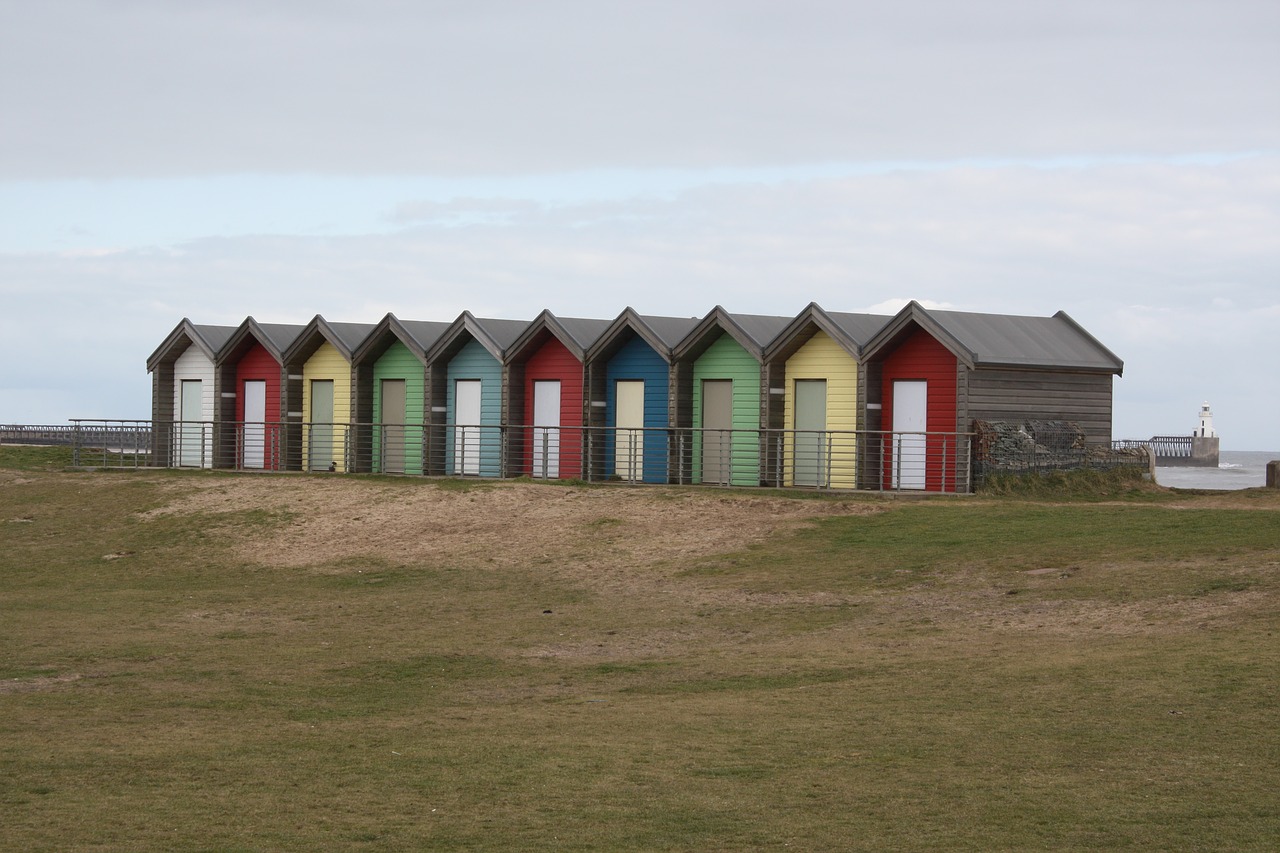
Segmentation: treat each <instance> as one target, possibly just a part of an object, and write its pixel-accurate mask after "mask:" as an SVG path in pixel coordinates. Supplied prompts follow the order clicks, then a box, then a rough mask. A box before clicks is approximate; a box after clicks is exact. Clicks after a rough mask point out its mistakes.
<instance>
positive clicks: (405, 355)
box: [351, 314, 449, 474]
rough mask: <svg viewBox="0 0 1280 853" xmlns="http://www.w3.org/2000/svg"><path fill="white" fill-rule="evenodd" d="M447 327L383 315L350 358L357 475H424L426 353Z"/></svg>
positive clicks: (436, 323)
mask: <svg viewBox="0 0 1280 853" xmlns="http://www.w3.org/2000/svg"><path fill="white" fill-rule="evenodd" d="M448 328H449V324H448V323H440V322H431V321H426V320H401V319H400V318H399V317H397V316H396V315H395V314H387V316H386V317H383V318H382V320H381V321H380V322H379V323H378V324H377V325H376V326H374V327H373V331H372V332H370V333H369V335H368V337H366V338H365V339H364V341H363V343H361V344H360V346H359V347H357V348H356V351H355V353H354V354H353V355H352V358H351V367H352V373H353V375H354V377H355V390H354V395H355V399H354V400H353V403H352V406H353V412H354V416H355V424H356V427H355V442H356V445H355V447H356V451H355V456H356V470H357V471H374V472H378V473H387V474H422V473H424V469H423V458H422V457H423V448H424V446H425V441H424V439H425V437H426V411H425V407H424V401H425V400H426V388H427V374H428V370H427V350H429V349H430V348H431V347H432V346H434V345H435V342H436V341H437V340H439V338H440V336H441V335H442V334H444V332H445V330H446V329H448Z"/></svg>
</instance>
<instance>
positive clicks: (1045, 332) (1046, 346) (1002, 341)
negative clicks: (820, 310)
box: [928, 310, 1124, 371]
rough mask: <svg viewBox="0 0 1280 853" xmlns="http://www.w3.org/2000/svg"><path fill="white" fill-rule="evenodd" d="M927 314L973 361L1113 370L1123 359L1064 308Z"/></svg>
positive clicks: (932, 312) (1117, 368)
mask: <svg viewBox="0 0 1280 853" xmlns="http://www.w3.org/2000/svg"><path fill="white" fill-rule="evenodd" d="M928 315H929V316H930V317H932V318H933V319H934V321H935V322H937V324H938V325H939V326H940V327H941V328H942V329H943V330H944V331H945V332H946V333H947V334H949V335H951V336H952V337H953V338H955V339H956V341H958V342H959V343H960V344H961V345H962V346H963V347H965V349H967V350H969V352H970V353H971V354H972V359H973V363H974V364H975V365H978V364H993V365H994V364H1008V365H1025V366H1035V367H1074V368H1081V369H1088V370H1114V371H1119V370H1120V369H1122V368H1123V367H1124V362H1122V361H1121V360H1120V359H1118V358H1117V357H1116V356H1115V354H1113V353H1112V352H1111V351H1110V350H1108V349H1107V348H1106V347H1104V346H1103V345H1102V344H1100V343H1099V342H1098V341H1097V340H1096V339H1095V338H1094V337H1093V336H1092V335H1090V334H1089V333H1088V332H1086V331H1085V330H1084V329H1083V328H1081V327H1080V326H1079V324H1077V323H1076V322H1075V321H1074V320H1072V319H1071V318H1070V317H1068V316H1067V315H1066V314H1065V313H1064V312H1061V311H1059V312H1058V313H1057V314H1055V315H1054V316H1052V317H1019V316H1014V315H1010V314H971V313H967V312H962V311H936V310H930V311H929V312H928Z"/></svg>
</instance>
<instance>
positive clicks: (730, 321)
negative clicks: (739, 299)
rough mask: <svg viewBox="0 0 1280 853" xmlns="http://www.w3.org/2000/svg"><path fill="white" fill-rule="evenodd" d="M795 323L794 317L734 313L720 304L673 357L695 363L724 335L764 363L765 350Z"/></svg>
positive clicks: (685, 340) (678, 346)
mask: <svg viewBox="0 0 1280 853" xmlns="http://www.w3.org/2000/svg"><path fill="white" fill-rule="evenodd" d="M791 320H792V318H791V317H774V316H771V315H765V314H730V313H729V312H728V311H726V310H724V309H723V308H721V307H720V306H719V305H717V306H716V307H715V308H712V309H711V313H710V314H708V315H707V316H706V317H703V318H702V320H701V321H699V322H698V324H697V325H696V326H694V328H693V330H692V331H691V332H689V334H688V335H686V336H685V337H684V340H682V341H681V342H680V343H679V344H678V345H677V346H676V347H675V351H674V352H673V353H672V356H673V357H674V358H676V359H679V360H694V359H696V358H698V356H700V355H702V354H703V353H704V352H706V351H707V348H708V347H710V346H711V345H712V344H713V343H715V341H716V339H717V338H718V337H720V335H721V333H724V334H727V335H729V336H730V337H732V338H733V339H734V340H735V341H737V342H738V344H739V345H740V346H741V347H742V348H743V349H744V350H746V351H747V352H748V353H750V354H751V356H752V357H753V358H755V360H756V361H763V360H764V350H765V347H767V346H768V345H769V344H770V343H771V342H772V341H773V339H774V338H776V337H777V336H778V333H779V332H781V331H782V330H783V329H784V328H786V326H787V324H788V323H790V322H791Z"/></svg>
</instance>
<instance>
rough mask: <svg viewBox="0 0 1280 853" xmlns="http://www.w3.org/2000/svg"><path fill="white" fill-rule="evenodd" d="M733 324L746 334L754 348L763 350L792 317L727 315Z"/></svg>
mask: <svg viewBox="0 0 1280 853" xmlns="http://www.w3.org/2000/svg"><path fill="white" fill-rule="evenodd" d="M728 316H729V317H730V318H731V319H732V320H733V322H735V323H737V324H738V327H739V328H740V329H742V331H743V332H745V333H746V335H747V336H748V337H750V338H751V340H752V341H754V342H755V344H756V346H757V347H759V348H760V349H764V348H765V347H766V346H768V345H769V342H770V341H772V340H773V339H774V338H776V337H777V336H778V335H779V334H780V333H781V332H782V330H783V329H785V328H786V327H787V324H788V323H790V322H791V321H792V320H794V319H795V318H794V317H773V316H769V315H765V314H728Z"/></svg>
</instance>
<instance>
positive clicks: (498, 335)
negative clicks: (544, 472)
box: [427, 311, 529, 477]
mask: <svg viewBox="0 0 1280 853" xmlns="http://www.w3.org/2000/svg"><path fill="white" fill-rule="evenodd" d="M528 325H529V321H528V320H497V319H486V318H480V317H474V316H472V314H471V312H469V311H463V312H462V314H461V315H459V317H458V319H456V320H454V322H453V323H452V324H450V325H449V327H448V328H447V329H446V330H445V331H444V332H442V333H441V334H440V336H439V338H438V339H437V340H436V343H435V344H434V345H433V346H432V347H431V349H430V350H429V351H428V353H427V364H428V365H429V369H430V374H429V380H430V381H429V383H428V388H429V397H430V400H431V423H432V429H431V433H430V436H429V441H430V451H431V452H430V457H429V458H430V463H431V464H430V466H429V471H430V473H434V474H448V475H449V476H477V477H501V476H503V474H504V471H503V468H502V449H503V440H502V439H503V434H504V430H503V423H502V401H503V386H502V382H503V360H504V359H505V357H506V352H507V349H508V348H509V347H510V346H511V345H512V344H513V343H514V342H515V340H516V338H518V337H520V333H521V332H523V331H524V330H525V328H527V327H528Z"/></svg>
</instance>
